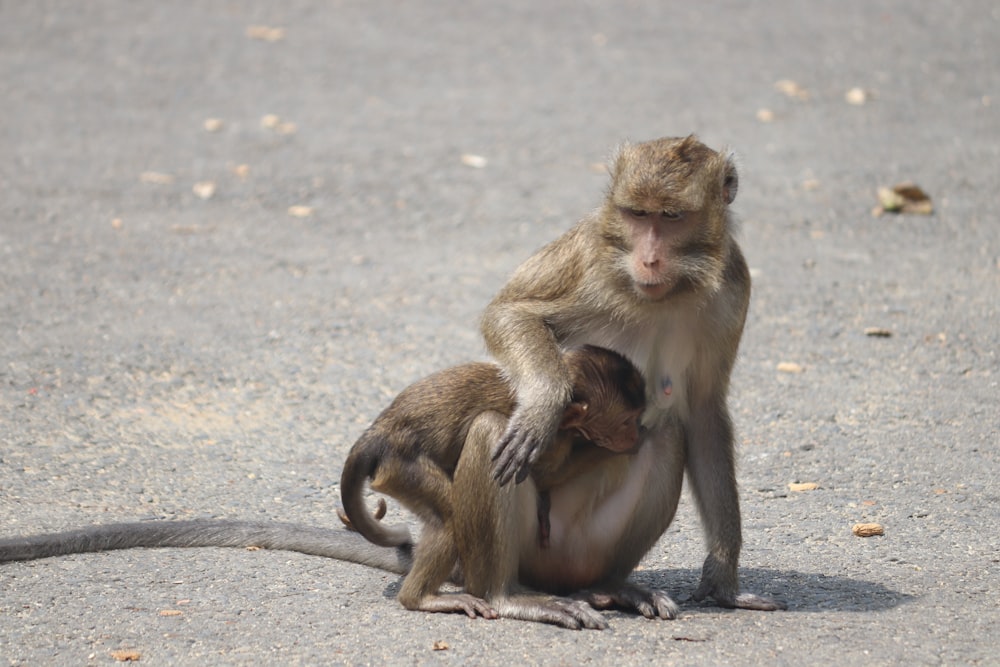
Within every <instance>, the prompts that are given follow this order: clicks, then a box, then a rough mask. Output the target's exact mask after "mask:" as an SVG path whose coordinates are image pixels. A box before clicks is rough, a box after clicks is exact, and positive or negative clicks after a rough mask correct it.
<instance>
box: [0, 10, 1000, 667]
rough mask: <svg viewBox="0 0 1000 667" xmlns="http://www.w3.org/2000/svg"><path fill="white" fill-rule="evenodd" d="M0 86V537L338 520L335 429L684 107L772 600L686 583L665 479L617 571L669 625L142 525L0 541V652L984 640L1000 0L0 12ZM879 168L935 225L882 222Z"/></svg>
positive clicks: (961, 644) (994, 617) (683, 538)
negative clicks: (67, 550)
mask: <svg viewBox="0 0 1000 667" xmlns="http://www.w3.org/2000/svg"><path fill="white" fill-rule="evenodd" d="M778 82H784V83H781V84H779V85H776V84H778ZM852 91H853V92H852ZM0 100H2V101H3V107H2V118H0V401H2V403H0V404H2V413H0V414H2V417H0V534H3V535H13V534H19V533H26V532H35V531H42V530H57V529H64V528H69V527H76V526H82V525H86V524H90V523H94V522H104V521H112V520H128V519H148V518H188V517H228V518H248V519H275V520H284V521H296V522H301V523H307V524H312V525H334V524H336V523H337V520H336V517H335V516H334V513H333V510H334V508H335V507H336V506H337V503H338V497H339V496H338V480H339V475H340V469H341V464H342V461H343V459H344V456H345V454H346V452H347V450H348V449H349V447H350V445H351V444H352V443H353V441H354V439H355V438H356V437H357V436H358V435H359V434H360V433H361V431H362V430H363V429H364V427H365V426H366V425H367V424H368V423H369V422H370V421H371V420H372V419H373V418H374V417H375V415H376V414H378V412H379V411H380V410H381V409H382V407H384V406H385V405H386V404H387V403H388V401H389V400H390V398H391V397H392V396H393V395H394V394H395V393H396V392H397V391H399V390H400V389H401V388H402V387H404V386H405V385H407V384H408V383H409V382H411V381H413V380H415V379H416V378H418V377H421V376H423V375H425V374H427V373H429V372H431V371H434V370H437V369H440V368H443V367H445V366H447V365H451V364H455V363H459V362H463V361H467V360H470V359H477V358H483V356H484V348H483V345H482V342H481V338H480V334H479V330H478V318H479V316H480V314H481V312H482V309H483V308H484V306H485V305H486V303H487V302H488V300H489V298H490V297H491V295H492V294H493V293H495V292H496V290H497V289H499V287H500V286H501V285H502V284H503V282H504V280H505V278H506V277H507V276H508V275H509V274H510V272H511V271H512V270H513V269H514V267H515V266H517V264H518V263H519V262H521V261H522V260H524V259H525V258H526V257H528V256H529V255H530V254H531V253H532V252H533V251H534V250H535V249H536V248H538V247H539V246H541V245H542V244H544V243H546V242H547V241H549V240H551V239H553V238H555V237H556V236H557V235H559V234H560V233H562V232H563V231H564V230H565V229H567V228H568V227H569V226H570V225H571V224H573V223H574V222H575V221H576V220H577V219H578V218H579V217H581V216H582V215H584V214H585V213H586V212H587V211H589V210H591V209H592V208H593V207H595V206H596V205H597V204H598V202H599V201H600V198H601V196H602V193H603V191H604V187H605V174H604V173H603V170H602V169H601V167H600V165H601V163H602V161H603V160H604V159H605V158H606V156H607V155H608V154H609V152H610V151H611V149H612V148H613V147H614V145H615V144H616V143H618V142H619V141H621V140H622V139H624V138H631V139H634V140H642V139H650V138H654V137H658V136H664V135H674V136H676V135H685V134H688V133H691V132H694V133H697V134H698V135H699V136H700V137H701V138H702V139H703V140H704V141H705V142H706V143H708V144H709V145H711V146H715V147H721V146H723V145H729V146H731V147H733V148H734V149H736V150H737V151H738V153H739V154H740V156H741V161H740V165H741V178H740V192H739V197H738V198H737V200H736V202H735V210H736V211H737V213H738V215H739V216H740V218H741V220H742V225H741V231H740V240H741V243H742V246H743V248H744V251H745V253H746V255H747V258H748V260H749V263H750V265H751V267H752V271H753V276H754V296H753V302H752V305H751V312H750V316H749V320H748V324H747V330H746V334H745V336H744V339H743V345H742V348H741V357H740V360H739V363H738V365H737V368H736V371H735V374H734V378H733V387H732V394H731V404H732V408H733V414H734V419H735V422H736V427H737V431H738V434H739V440H740V449H739V452H740V470H739V476H740V483H741V500H742V504H743V523H744V535H745V545H744V550H743V557H742V567H741V577H742V582H743V586H744V588H745V589H747V590H752V591H755V592H762V593H770V594H773V595H775V596H778V597H780V598H782V599H784V600H787V602H788V606H789V609H788V611H786V612H776V613H755V612H747V611H729V610H723V609H719V608H716V607H713V606H710V605H704V604H697V603H694V602H692V601H691V600H690V599H688V596H689V594H690V592H691V591H692V590H693V588H694V586H695V585H696V583H697V580H698V574H699V568H700V565H701V562H702V559H703V558H704V545H703V542H702V536H701V529H700V527H699V524H698V519H697V516H696V514H695V512H694V511H693V509H692V503H691V502H690V499H689V498H688V497H685V498H684V500H683V501H682V507H681V511H680V513H679V515H678V518H677V520H676V521H675V523H674V524H673V526H672V527H671V528H670V530H669V531H667V533H666V534H665V535H664V536H663V538H662V539H661V540H660V541H659V543H658V544H657V545H656V547H655V548H654V549H653V550H652V551H651V552H650V553H649V555H648V557H647V558H646V559H645V561H644V562H643V564H642V566H641V568H640V570H639V571H638V572H636V574H635V575H634V576H635V579H636V580H637V581H640V582H643V583H645V584H649V585H653V586H658V587H662V588H664V589H666V590H667V591H669V592H670V593H671V594H672V595H673V596H675V597H676V598H677V599H678V600H680V601H681V602H682V608H683V615H682V617H681V618H679V619H678V620H675V621H670V622H668V621H648V620H645V619H642V618H637V617H634V616H630V615H628V614H622V613H612V612H608V614H607V616H608V620H609V622H610V626H611V627H610V629H609V630H607V631H604V632H593V631H581V632H572V631H567V630H560V629H557V628H554V627H549V626H543V625H538V624H531V623H523V622H515V621H485V620H469V619H466V618H464V617H461V616H458V615H432V614H419V613H414V612H407V611H405V610H403V609H402V607H401V606H400V605H399V604H398V603H397V602H396V601H395V600H394V599H393V596H394V594H395V592H396V590H397V589H398V584H399V580H398V577H395V576H390V575H387V574H384V573H381V572H378V571H374V570H369V569H366V568H363V567H360V566H356V565H351V564H344V563H339V562H331V561H327V560H324V559H320V558H315V557H308V556H301V555H296V554H288V553H276V552H264V551H256V552H252V551H243V550H236V549H228V550H226V549H197V550H184V551H181V550H156V551H149V550H136V551H131V552H118V553H111V554H95V555H85V556H76V557H64V558H55V559H49V560H45V561H39V562H33V563H22V564H8V565H3V566H0V657H2V662H5V663H8V664H12V665H46V664H52V665H57V664H58V665H83V664H98V665H99V664H113V663H114V662H115V660H116V659H125V658H129V657H132V658H135V657H138V658H140V659H141V664H151V665H160V664H213V665H229V664H269V663H271V664H335V663H345V664H366V663H367V664H478V663H481V664H511V663H512V662H516V663H521V662H527V663H537V664H567V665H575V664H640V663H646V664H661V665H672V664H678V665H681V664H683V665H689V664H702V665H709V664H734V665H742V664H745V665H801V664H824V665H827V664H828V665H886V664H907V665H924V664H928V665H935V664H944V665H958V664H1000V649H998V640H997V637H998V636H1000V607H998V605H997V600H998V598H1000V491H998V487H997V484H998V456H997V445H998V437H1000V408H998V403H1000V401H998V397H1000V391H998V381H1000V359H998V349H1000V220H998V217H997V216H998V214H997V211H998V210H1000V194H998V193H1000V188H998V184H1000V8H998V6H997V4H996V3H995V2H993V1H987V0H969V1H968V2H932V1H929V0H921V1H917V2H904V1H902V0H899V1H895V2H890V1H879V2H871V1H869V0H864V1H862V0H851V1H848V2H837V3H826V4H815V3H799V2H793V1H791V0H788V1H776V2H769V3H733V2H720V1H714V0H713V1H709V2H701V3H680V2H676V3H669V2H654V1H649V2H625V3H612V2H596V1H595V2H570V1H566V0H556V1H548V0H546V1H544V2H538V1H535V2H510V1H504V0H500V1H496V2H491V3H465V2H459V1H447V2H429V1H427V2H425V1H414V2H405V3H396V2H362V1H352V0H345V1H342V2H320V1H318V0H289V1H287V2H282V3H269V2H263V1H261V0H254V1H248V2H193V1H190V0H178V1H176V2H155V3H154V2H126V1H124V0H121V1H112V0H105V1H100V2H87V3H83V2H75V1H72V0H62V1H44V2H13V1H4V2H0ZM905 181H913V182H915V183H917V184H918V185H919V186H920V187H922V188H923V189H924V190H925V191H926V193H927V194H928V195H930V197H931V199H932V201H933V206H934V212H933V214H932V215H929V216H928V215H916V214H906V215H884V216H881V217H875V216H873V215H872V209H873V208H874V207H875V206H876V204H877V201H878V200H877V196H876V192H877V189H878V188H879V187H880V186H892V185H895V184H898V183H901V182H905ZM873 329H877V330H878V331H873ZM874 334H883V335H874ZM884 334H888V335H884ZM790 484H805V485H807V486H806V487H800V486H795V487H790V486H789V485H790ZM809 485H815V487H816V488H814V489H813V490H798V489H802V488H810V486H809ZM390 511H393V512H397V513H398V512H399V510H398V508H393V509H391V510H390ZM859 522H876V523H879V524H881V525H882V526H883V527H884V532H885V535H884V536H882V537H870V538H861V537H856V536H855V535H854V534H852V526H853V525H854V524H855V523H859ZM435 649H437V650H435Z"/></svg>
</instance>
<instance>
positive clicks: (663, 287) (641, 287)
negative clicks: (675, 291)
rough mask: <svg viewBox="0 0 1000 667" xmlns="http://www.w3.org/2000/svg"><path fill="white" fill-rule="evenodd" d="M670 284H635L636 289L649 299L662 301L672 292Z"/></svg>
mask: <svg viewBox="0 0 1000 667" xmlns="http://www.w3.org/2000/svg"><path fill="white" fill-rule="evenodd" d="M670 287H671V286H670V283H639V282H637V283H635V288H636V290H637V291H638V292H639V294H641V295H642V296H644V297H646V298H647V299H652V300H654V301H655V300H658V299H662V298H663V297H665V296H666V295H667V293H668V292H670Z"/></svg>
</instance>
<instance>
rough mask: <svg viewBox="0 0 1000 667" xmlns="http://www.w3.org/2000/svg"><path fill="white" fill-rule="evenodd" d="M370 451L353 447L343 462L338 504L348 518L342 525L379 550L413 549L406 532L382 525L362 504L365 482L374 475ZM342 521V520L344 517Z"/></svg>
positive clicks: (374, 464) (373, 459)
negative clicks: (391, 548) (385, 548)
mask: <svg viewBox="0 0 1000 667" xmlns="http://www.w3.org/2000/svg"><path fill="white" fill-rule="evenodd" d="M359 444H360V443H359ZM370 449H371V448H370V447H359V446H358V445H355V447H354V448H353V449H352V450H351V453H350V454H348V455H347V460H346V461H345V462H344V472H343V473H342V474H341V476H340V502H341V504H342V505H343V506H344V514H345V515H346V519H347V520H346V521H344V523H345V524H346V525H347V526H348V527H349V528H350V529H351V530H356V531H357V532H359V533H361V534H362V535H364V537H365V539H367V540H368V541H369V542H371V543H372V544H377V545H378V546H380V547H404V546H406V547H412V546H413V537H412V536H411V535H410V531H409V529H407V528H406V527H405V526H386V525H384V524H382V523H381V522H379V520H378V519H379V518H380V517H376V516H373V515H372V514H371V513H370V512H369V511H368V507H367V505H365V499H364V489H365V480H367V479H370V478H371V477H372V476H373V475H374V473H375V468H376V467H377V466H378V461H379V457H378V456H377V455H375V454H372V453H371V452H370V451H369V450H370ZM341 520H344V516H343V515H341Z"/></svg>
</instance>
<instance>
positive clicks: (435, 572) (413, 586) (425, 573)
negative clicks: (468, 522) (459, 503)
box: [397, 524, 497, 618]
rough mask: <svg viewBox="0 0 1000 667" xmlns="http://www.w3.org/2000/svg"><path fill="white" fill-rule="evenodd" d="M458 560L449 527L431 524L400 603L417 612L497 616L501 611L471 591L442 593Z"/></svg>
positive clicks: (416, 549) (422, 539) (399, 597)
mask: <svg viewBox="0 0 1000 667" xmlns="http://www.w3.org/2000/svg"><path fill="white" fill-rule="evenodd" d="M456 562H458V550H457V549H456V548H455V542H454V540H453V539H452V538H451V535H450V534H449V532H448V531H447V529H446V528H444V527H443V526H440V525H431V524H427V525H426V526H425V527H424V530H423V531H422V532H421V533H420V540H419V541H418V542H417V546H416V548H415V550H414V554H413V567H412V568H411V569H410V573H409V574H407V575H406V578H405V579H403V585H402V587H401V588H400V589H399V595H398V596H397V597H398V599H399V602H400V603H401V604H402V605H403V606H404V607H406V608H407V609H410V610H413V611H429V612H444V613H454V612H458V613H464V614H466V615H467V616H468V617H469V618H476V616H482V617H483V618H497V612H496V611H494V610H493V608H491V607H490V605H489V604H488V603H487V602H486V601H485V600H483V599H482V598H478V597H476V596H474V595H469V594H468V593H447V594H442V593H439V592H438V591H439V589H440V588H441V584H443V583H444V582H445V580H446V579H447V578H448V575H450V574H451V571H452V570H453V569H454V567H455V563H456Z"/></svg>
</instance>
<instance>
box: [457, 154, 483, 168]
mask: <svg viewBox="0 0 1000 667" xmlns="http://www.w3.org/2000/svg"><path fill="white" fill-rule="evenodd" d="M462 164H464V165H465V166H466V167H472V168H473V169H482V168H483V167H485V166H486V158H484V157H483V156H482V155H472V154H471V153H465V154H463V155H462Z"/></svg>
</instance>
